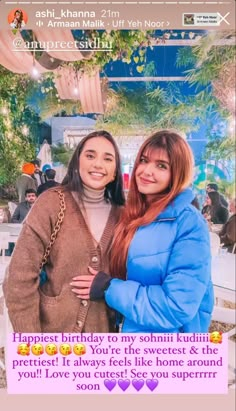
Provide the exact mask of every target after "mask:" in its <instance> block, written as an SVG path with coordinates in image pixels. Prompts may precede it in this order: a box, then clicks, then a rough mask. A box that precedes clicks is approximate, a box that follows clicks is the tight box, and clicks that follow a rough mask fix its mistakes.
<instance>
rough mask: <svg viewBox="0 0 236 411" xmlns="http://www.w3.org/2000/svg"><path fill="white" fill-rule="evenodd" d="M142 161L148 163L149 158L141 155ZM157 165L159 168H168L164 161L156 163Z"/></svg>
mask: <svg viewBox="0 0 236 411" xmlns="http://www.w3.org/2000/svg"><path fill="white" fill-rule="evenodd" d="M140 163H142V164H147V163H148V159H147V158H144V157H141V158H140ZM156 167H157V168H160V169H164V170H167V166H166V164H163V163H156Z"/></svg>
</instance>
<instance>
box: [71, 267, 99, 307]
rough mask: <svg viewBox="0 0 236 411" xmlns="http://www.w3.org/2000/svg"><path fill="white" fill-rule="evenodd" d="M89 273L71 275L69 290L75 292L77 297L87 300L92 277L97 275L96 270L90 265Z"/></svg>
mask: <svg viewBox="0 0 236 411" xmlns="http://www.w3.org/2000/svg"><path fill="white" fill-rule="evenodd" d="M88 269H89V272H90V273H91V274H90V275H79V276H78V277H73V281H72V282H71V283H70V285H72V286H73V287H77V288H72V290H71V291H73V293H75V294H77V297H78V298H82V299H83V300H88V299H89V295H90V289H91V285H92V282H93V280H94V277H95V276H96V275H97V273H98V271H96V270H94V269H93V268H91V267H88Z"/></svg>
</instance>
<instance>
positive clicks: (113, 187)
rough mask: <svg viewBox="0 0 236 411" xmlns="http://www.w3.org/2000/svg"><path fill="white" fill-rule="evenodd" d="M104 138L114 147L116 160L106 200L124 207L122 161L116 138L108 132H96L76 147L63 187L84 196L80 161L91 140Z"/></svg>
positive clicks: (106, 192) (107, 187) (106, 190)
mask: <svg viewBox="0 0 236 411" xmlns="http://www.w3.org/2000/svg"><path fill="white" fill-rule="evenodd" d="M97 137H103V138H105V139H106V140H108V141H109V142H110V143H111V144H112V145H113V147H114V150H115V160H116V176H115V179H114V180H113V181H111V182H110V183H109V184H107V186H106V188H105V198H107V199H109V200H110V201H111V203H112V204H115V205H123V204H124V203H125V197H124V192H123V179H122V172H121V160H120V153H119V150H118V147H117V144H116V142H115V140H114V138H113V137H112V136H111V134H110V133H108V132H107V131H104V130H101V131H94V132H92V133H90V134H88V135H87V136H86V137H84V138H83V139H82V140H81V141H80V142H79V144H78V146H77V147H76V150H75V152H74V154H73V156H72V158H71V160H70V163H69V166H68V170H67V174H66V176H65V178H64V180H63V181H62V186H65V189H67V190H69V191H76V192H77V193H79V194H81V195H82V194H83V182H82V180H81V177H80V174H79V159H80V154H81V152H82V150H83V147H84V145H85V143H86V142H87V141H88V140H90V139H91V138H97Z"/></svg>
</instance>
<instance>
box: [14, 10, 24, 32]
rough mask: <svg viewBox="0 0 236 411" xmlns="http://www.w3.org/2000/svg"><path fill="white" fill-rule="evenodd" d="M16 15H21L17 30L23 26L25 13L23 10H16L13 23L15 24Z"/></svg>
mask: <svg viewBox="0 0 236 411" xmlns="http://www.w3.org/2000/svg"><path fill="white" fill-rule="evenodd" d="M16 13H19V15H20V18H19V20H17V28H21V24H22V21H23V17H24V16H23V11H22V10H16V11H15V13H14V19H13V21H12V23H14V22H15V18H16Z"/></svg>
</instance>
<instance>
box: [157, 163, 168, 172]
mask: <svg viewBox="0 0 236 411" xmlns="http://www.w3.org/2000/svg"><path fill="white" fill-rule="evenodd" d="M157 167H158V168H162V169H164V170H167V167H166V165H165V164H161V163H160V164H157Z"/></svg>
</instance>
